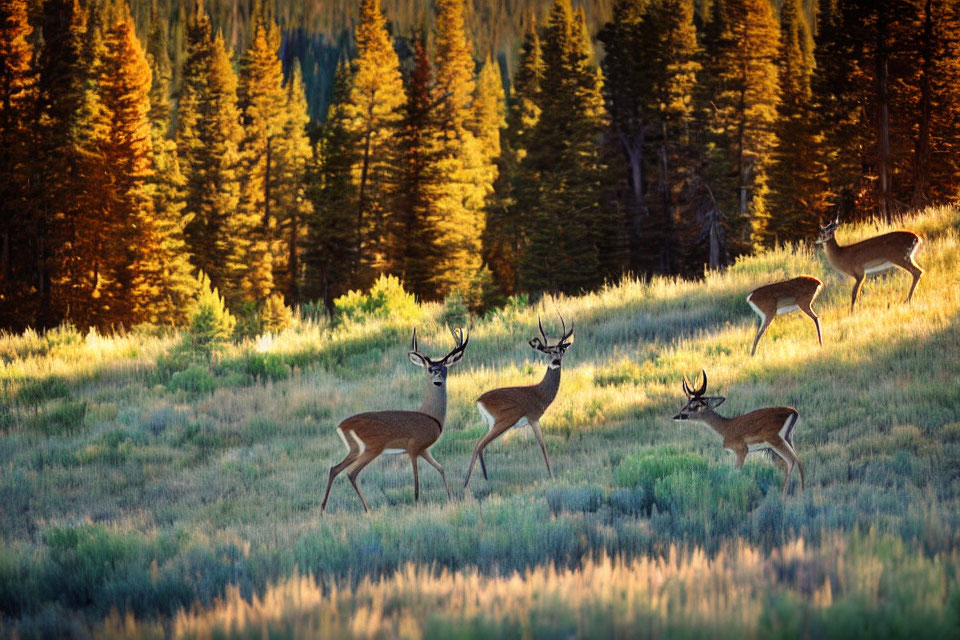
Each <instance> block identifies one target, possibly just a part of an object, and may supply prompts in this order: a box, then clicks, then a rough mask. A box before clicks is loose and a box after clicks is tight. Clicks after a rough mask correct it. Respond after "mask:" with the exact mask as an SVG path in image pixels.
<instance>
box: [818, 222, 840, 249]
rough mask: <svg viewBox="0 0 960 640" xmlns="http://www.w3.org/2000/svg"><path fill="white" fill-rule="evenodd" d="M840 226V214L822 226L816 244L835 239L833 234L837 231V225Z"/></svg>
mask: <svg viewBox="0 0 960 640" xmlns="http://www.w3.org/2000/svg"><path fill="white" fill-rule="evenodd" d="M839 226H840V216H837V217H836V218H834V219H833V220H831V221H830V222H828V223H827V224H825V225H822V226H821V227H820V237H818V238H817V240H816V244H823V243H825V242H830V241H831V240H832V239H833V234H834V233H836V231H837V227H839Z"/></svg>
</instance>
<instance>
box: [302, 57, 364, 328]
mask: <svg viewBox="0 0 960 640" xmlns="http://www.w3.org/2000/svg"><path fill="white" fill-rule="evenodd" d="M350 84H351V76H350V70H349V67H348V65H347V64H346V62H345V61H344V59H343V58H341V62H340V64H339V66H338V67H337V75H336V81H335V83H334V87H333V96H332V99H331V103H330V108H329V110H328V111H327V117H326V120H325V122H324V124H323V128H322V129H321V132H320V140H319V141H318V143H317V146H316V150H315V153H314V158H313V161H312V162H311V165H310V170H309V175H308V180H307V184H308V188H307V197H308V198H309V200H310V202H311V204H312V205H313V211H312V213H311V214H310V215H309V217H308V219H307V227H308V229H307V248H306V252H305V256H304V258H305V262H306V277H305V282H304V289H305V291H304V293H305V295H306V296H307V297H308V298H310V299H319V300H321V301H322V302H323V305H324V308H325V309H326V310H327V312H328V313H332V312H333V301H334V299H336V298H338V297H339V296H341V295H343V294H344V293H346V292H347V291H349V290H350V289H351V288H353V287H356V286H358V274H357V272H356V265H357V264H358V262H359V259H358V256H357V255H356V251H357V249H358V242H357V235H358V234H359V233H360V228H359V227H358V226H357V208H358V207H357V200H358V197H359V196H358V189H357V183H356V182H355V181H354V178H353V169H354V168H355V167H356V166H357V165H358V163H359V159H358V158H359V151H358V149H359V147H360V145H359V144H358V143H359V142H360V140H358V137H357V135H356V133H355V131H354V129H353V127H352V126H351V125H352V123H351V122H350V116H349V113H350V111H351V108H350V105H349V100H350V95H351V93H352V91H351V87H350Z"/></svg>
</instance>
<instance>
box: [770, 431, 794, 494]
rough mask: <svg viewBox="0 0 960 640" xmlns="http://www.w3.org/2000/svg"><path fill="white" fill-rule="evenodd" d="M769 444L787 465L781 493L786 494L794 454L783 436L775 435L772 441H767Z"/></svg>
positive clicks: (791, 472) (791, 473)
mask: <svg viewBox="0 0 960 640" xmlns="http://www.w3.org/2000/svg"><path fill="white" fill-rule="evenodd" d="M767 444H768V445H770V448H771V449H773V450H774V452H776V453H777V454H778V455H779V456H780V457H781V458H783V461H784V462H785V463H786V465H787V475H786V477H785V478H784V479H783V495H787V486H789V484H790V476H791V475H793V467H794V466H795V465H796V462H797V459H796V457H795V454H793V453H792V452H791V447H790V445H788V444H787V443H786V442H785V441H784V440H783V438H781V437H780V436H777V437H776V438H774V439H773V440H772V441H770V442H768V443H767Z"/></svg>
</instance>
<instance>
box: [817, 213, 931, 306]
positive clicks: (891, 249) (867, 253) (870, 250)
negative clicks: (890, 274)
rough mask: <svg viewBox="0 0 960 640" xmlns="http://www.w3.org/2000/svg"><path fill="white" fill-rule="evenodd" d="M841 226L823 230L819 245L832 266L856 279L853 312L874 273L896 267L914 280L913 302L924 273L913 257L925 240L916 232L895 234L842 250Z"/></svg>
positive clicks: (834, 224) (831, 225) (836, 223)
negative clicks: (866, 278) (840, 242)
mask: <svg viewBox="0 0 960 640" xmlns="http://www.w3.org/2000/svg"><path fill="white" fill-rule="evenodd" d="M839 226H840V219H839V218H836V219H834V220H833V221H832V222H828V223H827V224H826V225H824V226H821V227H820V237H819V238H817V240H816V244H818V245H823V247H824V250H825V252H826V254H827V260H828V261H829V262H830V265H831V266H832V267H833V268H834V269H836V270H837V271H839V272H840V273H845V274H847V275H848V276H850V277H852V278H853V279H854V280H855V282H854V283H853V293H852V294H851V296H850V312H851V313H853V307H854V305H856V304H857V295H858V294H859V293H860V287H861V286H862V285H863V279H864V278H865V277H866V276H867V275H868V274H871V273H878V272H880V271H886V270H887V269H890V268H893V267H900V268H901V269H903V270H905V271H907V272H909V273H910V274H911V275H912V276H913V283H912V284H911V285H910V293H908V294H907V300H906V301H907V302H910V300H911V299H913V292H914V290H915V289H916V288H917V283H918V282H920V276H922V275H923V269H921V268H920V266H919V265H918V264H917V263H916V262H915V261H914V259H913V254H914V253H916V252H917V249H918V248H919V247H920V243H922V242H923V239H922V238H921V237H920V236H918V235H917V234H915V233H914V232H912V231H903V230H901V231H891V232H890V233H884V234H881V235H879V236H874V237H873V238H867V239H866V240H861V241H860V242H856V243H854V244H848V245H846V246H840V245H839V244H837V240H836V238H834V234H835V233H836V231H837V227H839Z"/></svg>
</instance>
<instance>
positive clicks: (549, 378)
mask: <svg viewBox="0 0 960 640" xmlns="http://www.w3.org/2000/svg"><path fill="white" fill-rule="evenodd" d="M557 315H559V313H558V314H557ZM560 323H561V326H562V327H563V329H562V334H561V336H562V337H561V338H560V339H559V340H558V341H557V343H556V344H554V345H552V346H551V345H549V342H550V341H549V340H548V339H547V334H546V333H544V331H543V323H542V322H541V321H540V318H539V317H538V318H537V324H538V325H539V327H540V337H539V338H533V339H532V340H530V346H531V347H533V348H534V349H536V350H537V351H539V352H540V353H545V354H547V355H548V356H551V359H550V364H549V365H547V373H546V375H544V376H543V380H541V381H540V384H535V385H532V386H529V387H505V388H503V389H494V390H493V391H487V392H486V393H485V394H483V395H482V396H480V397H479V398H477V408H478V409H479V410H480V413H481V414H482V415H483V417H484V418H485V419H486V421H487V422H488V423H489V425H490V427H489V430H488V431H487V434H486V435H485V436H483V437H482V438H480V442H478V443H477V446H476V448H475V449H474V450H473V457H472V458H471V459H470V468H469V469H468V470H467V479H466V480H464V482H463V486H464V487H466V486H467V485H468V484H470V475H471V474H472V473H473V466H474V465H475V464H476V462H477V458H480V469H481V471H483V477H484V479H487V465H486V462H485V461H484V459H483V450H484V448H486V446H487V445H488V444H490V443H491V442H493V441H494V440H495V439H497V438H498V437H500V436H501V435H503V434H504V433H506V432H507V431H509V430H510V429H519V428H520V427H523V426H524V425H530V428H531V429H532V430H533V435H534V436H536V438H537V442H539V443H540V451H542V452H543V460H544V462H546V463H547V473H548V474H550V477H551V478H552V477H553V469H551V468H550V456H548V455H547V446H546V445H545V444H544V443H543V432H542V431H541V430H540V416H542V415H543V412H544V411H546V410H547V407H549V406H550V403H551V402H553V399H554V398H555V397H557V390H558V389H559V388H560V361H561V360H562V359H563V354H564V352H566V350H567V349H568V348H570V345H571V344H573V325H572V324H571V325H570V331H567V325H566V323H564V322H563V316H560Z"/></svg>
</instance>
